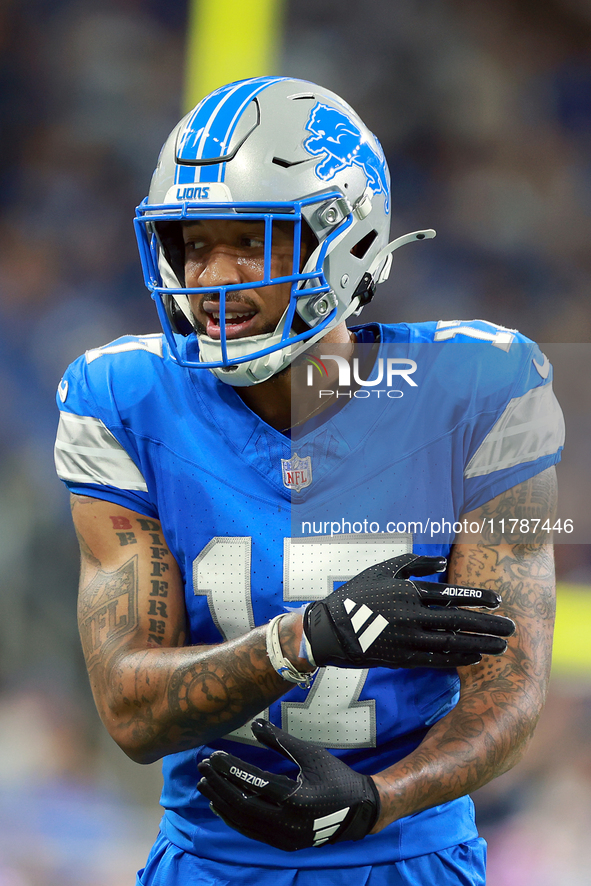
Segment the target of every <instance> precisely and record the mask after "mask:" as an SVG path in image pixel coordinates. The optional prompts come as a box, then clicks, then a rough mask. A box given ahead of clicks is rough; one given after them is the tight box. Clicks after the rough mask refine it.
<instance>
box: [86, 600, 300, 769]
mask: <svg viewBox="0 0 591 886" xmlns="http://www.w3.org/2000/svg"><path fill="white" fill-rule="evenodd" d="M265 636H266V625H265V626H262V627H260V628H255V629H254V630H253V631H251V632H250V633H248V634H246V635H245V636H243V637H240V638H238V639H237V640H232V641H229V642H226V643H222V644H219V645H216V646H209V647H183V648H177V649H174V648H168V649H162V648H148V649H146V648H142V649H124V650H119V651H117V652H116V653H114V654H113V655H112V657H111V658H110V660H108V661H107V662H104V661H103V663H102V664H101V666H100V668H97V669H96V670H94V671H93V670H91V671H90V678H91V684H92V686H93V691H94V696H95V700H96V702H97V707H98V709H99V713H100V714H101V717H102V719H103V722H104V723H105V725H106V727H107V729H108V730H109V733H110V734H111V736H112V738H113V739H114V740H115V741H116V742H117V743H118V744H119V745H120V747H121V748H122V749H123V750H124V751H125V752H126V753H127V754H128V756H130V757H131V758H132V759H134V760H136V761H137V762H140V763H150V762H153V761H154V760H156V759H159V758H160V757H162V756H165V755H167V754H172V753H176V752H178V751H182V750H185V749H187V748H191V747H197V746H199V745H201V744H205V743H207V742H209V741H213V740H215V739H217V738H220V737H221V736H222V735H226V734H227V733H229V732H231V731H233V730H234V729H236V728H237V727H238V726H241V725H243V724H244V723H246V722H247V721H248V720H250V719H251V718H252V717H254V716H255V715H256V714H259V713H260V712H261V711H263V710H265V708H266V707H268V706H269V704H271V703H272V702H273V701H276V700H277V699H278V698H280V697H281V696H282V695H284V694H285V693H286V692H288V691H289V690H290V689H292V688H293V684H291V683H288V682H286V681H285V680H284V679H283V678H282V677H280V676H279V675H278V674H277V673H276V672H275V671H274V670H273V668H272V666H271V664H270V662H269V658H268V656H267V650H266V642H265ZM300 639H301V616H299V615H296V614H290V615H287V616H286V617H285V618H284V619H282V621H281V630H280V640H281V646H282V649H283V652H284V655H285V656H286V657H287V658H289V659H290V661H293V663H294V664H295V665H296V667H299V668H300V669H302V670H304V669H306V663H305V662H303V661H301V660H300V659H299V657H298V654H297V653H298V650H299V644H300ZM308 669H309V668H308Z"/></svg>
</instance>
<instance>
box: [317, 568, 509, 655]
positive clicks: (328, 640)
mask: <svg viewBox="0 0 591 886" xmlns="http://www.w3.org/2000/svg"><path fill="white" fill-rule="evenodd" d="M444 569H445V559H444V558H442V557H419V556H417V555H415V554H403V555H402V556H400V557H393V558H392V559H390V560H385V561H384V562H383V563H378V564H377V565H376V566H370V567H369V569H365V570H364V571H363V572H360V573H359V575H356V576H355V578H352V579H351V580H350V581H348V582H346V584H344V585H342V586H341V587H340V588H338V590H336V591H334V592H333V593H332V594H329V596H328V597H326V598H325V599H324V600H319V601H318V602H316V603H311V604H310V605H309V606H308V607H307V609H306V611H305V612H304V634H305V636H306V639H307V641H308V644H309V646H310V649H311V652H312V656H313V658H314V662H315V663H316V664H317V665H319V666H321V667H322V666H324V665H337V666H349V667H351V666H353V667H388V668H413V667H431V668H452V667H460V666H461V665H468V664H475V663H476V662H478V661H480V659H481V657H482V655H499V654H501V653H502V652H504V651H505V649H506V648H507V641H506V640H505V639H504V638H505V637H510V636H511V634H512V633H513V632H514V630H515V625H514V623H513V622H512V621H511V619H509V618H504V617H503V616H500V615H490V614H489V613H487V612H479V611H477V610H475V609H473V608H471V607H483V608H486V609H496V608H497V606H498V605H499V604H500V602H501V598H500V597H499V595H498V594H497V593H495V592H494V591H490V590H487V589H485V588H472V587H465V586H463V585H461V586H456V585H448V584H443V583H441V582H428V581H420V580H417V579H416V578H413V580H412V581H410V580H409V576H411V575H412V576H417V575H418V576H425V575H432V574H433V573H435V572H442V571H443V570H444Z"/></svg>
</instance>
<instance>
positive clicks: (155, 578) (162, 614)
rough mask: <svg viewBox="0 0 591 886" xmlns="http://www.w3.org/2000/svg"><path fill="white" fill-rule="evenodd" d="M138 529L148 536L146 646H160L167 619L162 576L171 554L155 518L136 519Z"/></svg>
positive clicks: (168, 568)
mask: <svg viewBox="0 0 591 886" xmlns="http://www.w3.org/2000/svg"><path fill="white" fill-rule="evenodd" d="M137 522H138V523H139V525H140V531H141V532H144V533H147V534H148V535H149V536H150V595H149V600H148V613H147V614H148V646H162V643H163V641H164V637H165V634H166V627H167V619H168V615H169V612H168V589H169V588H168V582H167V581H166V579H164V578H162V576H164V575H166V574H167V572H169V570H170V565H169V563H168V559H169V558H170V557H171V556H172V554H171V553H170V551H169V550H168V548H167V546H166V542H165V541H164V539H163V537H162V528H161V526H160V524H159V523H157V522H156V521H155V520H148V518H147V517H146V518H142V519H139V518H138V520H137Z"/></svg>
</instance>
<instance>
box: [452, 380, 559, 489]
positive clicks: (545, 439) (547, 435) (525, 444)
mask: <svg viewBox="0 0 591 886" xmlns="http://www.w3.org/2000/svg"><path fill="white" fill-rule="evenodd" d="M563 445H564V418H563V415H562V410H561V408H560V406H559V405H558V401H557V399H556V397H555V396H554V392H553V390H552V385H543V386H542V387H539V388H533V389H532V390H531V391H528V392H527V393H526V394H523V396H522V397H515V398H514V399H513V400H510V401H509V403H508V404H507V407H506V409H505V411H504V412H503V414H502V415H501V417H500V418H499V420H498V421H497V422H496V424H495V425H494V427H493V428H492V429H491V431H490V432H489V434H488V435H487V436H486V437H485V439H484V440H483V441H482V443H481V444H480V446H479V448H478V449H477V451H476V452H475V453H474V455H473V457H472V458H471V460H470V462H469V464H468V466H467V467H466V470H465V471H464V477H466V479H468V478H470V477H482V476H483V475H484V474H492V473H493V471H501V470H506V469H507V468H512V467H515V466H516V465H519V464H522V463H523V464H525V463H527V462H530V461H535V460H536V459H537V458H541V457H542V456H544V455H552V454H553V453H555V452H556V451H557V450H558V449H559V448H560V447H561V446H563Z"/></svg>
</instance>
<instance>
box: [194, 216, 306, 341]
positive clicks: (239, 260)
mask: <svg viewBox="0 0 591 886" xmlns="http://www.w3.org/2000/svg"><path fill="white" fill-rule="evenodd" d="M183 238H184V241H185V282H186V285H187V287H188V288H191V289H192V288H199V287H201V286H228V285H231V284H233V283H249V282H254V281H257V280H262V279H263V278H264V248H265V228H264V223H263V222H259V221H234V220H226V219H217V220H211V219H204V220H202V221H195V222H187V223H185V224H184V225H183ZM304 248H305V247H304V246H302V259H303V255H304ZM292 272H293V224H292V223H290V222H275V223H274V224H273V244H272V259H271V276H272V277H285V276H288V275H289V274H291V273H292ZM290 292H291V283H279V284H277V285H275V286H265V287H261V288H260V289H256V288H254V287H253V288H252V289H248V288H247V289H242V290H239V291H238V292H231V293H228V295H227V296H226V338H227V339H235V338H243V337H245V336H250V335H261V334H264V333H267V332H273V330H274V329H275V327H276V326H277V323H278V322H279V320H280V319H281V317H282V315H283V313H284V311H285V309H286V307H287V305H288V303H289V296H290ZM189 298H190V301H191V309H192V311H193V315H194V317H195V321H196V326H197V331H198V332H200V333H205V334H207V335H208V336H209V337H210V338H213V339H218V340H219V339H220V338H221V334H220V303H219V296H218V295H216V294H214V293H204V294H203V295H198V294H195V295H191V296H189Z"/></svg>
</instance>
